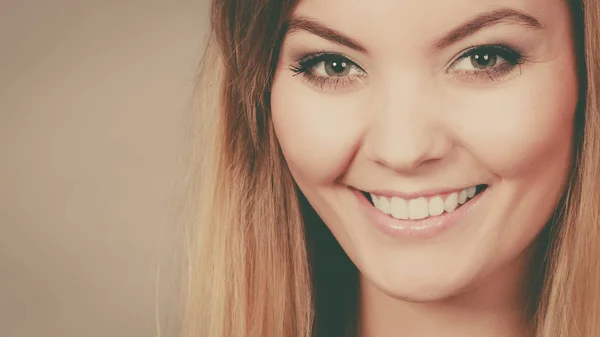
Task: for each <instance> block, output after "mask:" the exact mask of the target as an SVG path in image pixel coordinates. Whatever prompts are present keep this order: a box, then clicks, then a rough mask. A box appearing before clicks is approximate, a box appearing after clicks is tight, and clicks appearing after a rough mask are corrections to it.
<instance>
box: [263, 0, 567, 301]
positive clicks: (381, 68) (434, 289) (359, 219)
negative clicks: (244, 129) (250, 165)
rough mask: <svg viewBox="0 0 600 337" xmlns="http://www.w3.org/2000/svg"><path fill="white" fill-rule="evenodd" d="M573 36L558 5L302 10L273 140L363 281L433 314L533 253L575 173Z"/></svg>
mask: <svg viewBox="0 0 600 337" xmlns="http://www.w3.org/2000/svg"><path fill="white" fill-rule="evenodd" d="M571 32H572V30H571V22H570V17H569V10H568V5H567V2H566V1H564V0H453V1H447V0H425V1H397V0H370V1H364V0H303V1H301V3H300V4H299V5H298V7H297V8H296V10H295V11H294V13H293V19H292V20H291V22H290V30H289V32H288V34H287V35H286V37H285V39H284V43H283V45H282V49H281V53H280V60H279V64H278V68H277V72H276V76H275V79H274V83H273V88H272V96H271V97H272V98H271V106H272V115H273V122H274V126H275V131H276V134H277V137H278V140H279V142H280V145H281V148H282V151H283V153H284V156H285V158H286V160H287V163H288V165H289V168H290V170H291V172H292V174H293V176H294V178H295V180H296V182H297V184H298V185H299V187H300V189H301V190H302V192H303V193H304V194H305V195H306V197H307V199H308V201H309V202H310V203H311V205H312V206H313V207H314V209H315V210H316V211H317V213H318V214H319V215H320V217H321V218H322V219H323V221H324V222H325V223H326V224H327V226H328V227H329V229H330V230H331V232H332V233H333V234H334V236H335V237H336V239H337V240H338V241H339V243H340V244H341V246H342V247H343V249H344V250H345V251H346V253H347V254H348V256H349V257H350V259H351V260H352V261H353V262H354V263H355V264H356V266H357V267H358V269H359V270H360V272H361V274H362V277H363V279H364V280H366V281H367V282H368V283H369V284H371V285H373V286H375V287H376V288H377V289H379V290H381V291H383V292H384V293H387V294H389V295H392V296H394V297H396V298H402V299H407V300H411V301H431V300H436V299H442V298H446V297H448V296H451V295H454V294H457V293H458V292H461V291H465V290H467V289H471V288H473V287H475V286H477V285H478V284H481V282H482V281H483V280H484V279H488V278H490V277H492V278H497V279H500V278H501V277H502V275H503V273H504V274H506V273H509V270H511V268H510V266H516V265H518V264H519V263H518V261H521V260H522V259H521V258H520V257H523V256H526V255H527V254H526V253H525V252H527V249H526V248H528V247H529V246H530V244H531V243H532V241H533V240H534V237H535V236H536V235H537V234H538V233H539V232H540V230H541V229H542V228H543V226H544V225H545V224H546V223H547V221H548V219H549V217H550V216H551V214H552V212H553V211H554V209H555V208H556V205H557V203H558V200H559V198H560V195H561V193H562V192H563V190H564V187H565V183H566V176H567V174H568V170H569V163H570V158H571V136H572V133H573V117H574V112H575V106H576V103H577V92H578V82H577V77H576V67H575V57H574V49H573V45H572V38H571V35H570V34H571ZM512 269H514V268H512Z"/></svg>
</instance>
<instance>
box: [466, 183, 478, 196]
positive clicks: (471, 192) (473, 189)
mask: <svg viewBox="0 0 600 337" xmlns="http://www.w3.org/2000/svg"><path fill="white" fill-rule="evenodd" d="M476 191H477V187H475V186H471V187H467V198H473V197H474V196H475V192H476Z"/></svg>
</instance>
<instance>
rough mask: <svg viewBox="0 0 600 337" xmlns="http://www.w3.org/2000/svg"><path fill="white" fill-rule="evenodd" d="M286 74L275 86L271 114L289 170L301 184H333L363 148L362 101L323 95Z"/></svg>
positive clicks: (347, 96)
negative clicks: (302, 182)
mask: <svg viewBox="0 0 600 337" xmlns="http://www.w3.org/2000/svg"><path fill="white" fill-rule="evenodd" d="M281 73H283V74H279V75H276V77H275V80H274V83H273V90H272V94H271V112H272V118H273V125H274V127H275V132H276V134H277V138H278V140H279V144H280V146H281V149H282V152H283V154H284V156H285V158H286V160H287V162H288V165H289V167H290V170H291V171H292V173H293V174H294V176H296V177H301V178H302V179H309V180H311V181H312V182H316V183H319V184H327V183H331V182H333V181H334V180H335V179H336V178H338V177H339V176H340V175H342V174H343V173H344V172H345V171H346V169H347V167H348V165H349V164H350V162H351V160H352V157H353V155H354V153H355V152H356V149H357V147H358V146H359V144H360V138H361V133H362V131H361V130H362V129H361V128H362V126H363V124H364V121H363V120H362V118H364V114H361V113H360V111H362V109H363V108H364V107H362V106H361V103H360V102H361V96H360V94H359V95H343V96H338V97H336V96H335V95H327V94H321V93H319V92H317V91H314V90H312V89H311V88H310V87H309V86H308V85H306V84H304V83H302V81H301V80H300V79H299V78H294V77H292V76H289V74H286V73H285V70H283V71H281Z"/></svg>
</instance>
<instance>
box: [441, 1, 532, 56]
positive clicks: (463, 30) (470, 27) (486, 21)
mask: <svg viewBox="0 0 600 337" xmlns="http://www.w3.org/2000/svg"><path fill="white" fill-rule="evenodd" d="M500 23H512V24H517V25H521V26H524V27H528V28H535V29H542V28H543V26H542V24H541V23H540V22H539V21H538V20H537V19H536V18H534V17H533V16H531V15H528V14H525V13H523V12H519V11H517V10H514V9H510V8H500V9H496V10H493V11H490V12H485V13H481V14H479V15H477V16H476V17H474V18H473V19H471V20H469V21H467V22H465V23H463V24H462V25H460V26H458V27H456V28H454V29H453V30H451V31H450V32H449V33H448V34H446V35H445V36H444V37H442V38H441V39H439V40H438V41H437V42H436V44H435V46H436V48H438V49H443V48H445V47H447V46H449V45H451V44H454V43H456V42H458V41H460V40H462V39H464V38H466V37H467V36H470V35H473V34H475V32H477V31H480V30H482V29H483V28H487V27H490V26H493V25H497V24H500Z"/></svg>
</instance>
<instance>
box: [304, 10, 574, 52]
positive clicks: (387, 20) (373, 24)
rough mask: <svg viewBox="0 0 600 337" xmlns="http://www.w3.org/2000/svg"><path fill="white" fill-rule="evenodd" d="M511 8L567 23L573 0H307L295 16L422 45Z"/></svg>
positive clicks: (363, 35) (545, 21)
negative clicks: (570, 3)
mask: <svg viewBox="0 0 600 337" xmlns="http://www.w3.org/2000/svg"><path fill="white" fill-rule="evenodd" d="M499 9H510V10H515V11H519V12H523V13H524V14H527V15H530V16H532V17H534V18H536V19H537V20H538V21H539V22H540V23H541V24H542V26H544V27H549V28H550V29H551V30H552V26H556V27H559V29H562V28H564V22H565V19H567V20H568V18H569V9H568V4H567V0H302V1H300V3H299V4H298V6H297V7H296V9H295V11H294V13H293V16H296V17H297V16H304V17H309V18H311V19H314V20H315V21H318V22H320V23H322V24H324V25H327V26H328V27H330V28H332V29H335V30H338V31H340V32H343V33H344V34H345V35H347V36H351V37H352V38H354V39H356V40H358V41H362V42H363V43H364V44H365V45H366V46H367V47H371V49H377V48H378V46H380V45H382V44H392V45H403V44H405V43H408V44H410V45H417V44H419V43H425V42H427V41H428V40H430V39H434V38H436V37H439V36H440V35H443V34H445V33H447V32H448V31H450V30H452V29H453V28H455V27H457V26H459V25H461V24H462V23H464V22H466V21H468V20H470V19H472V18H474V17H476V16H478V15H480V14H482V13H486V12H491V11H495V10H499Z"/></svg>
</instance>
